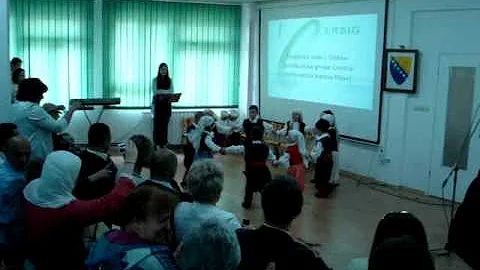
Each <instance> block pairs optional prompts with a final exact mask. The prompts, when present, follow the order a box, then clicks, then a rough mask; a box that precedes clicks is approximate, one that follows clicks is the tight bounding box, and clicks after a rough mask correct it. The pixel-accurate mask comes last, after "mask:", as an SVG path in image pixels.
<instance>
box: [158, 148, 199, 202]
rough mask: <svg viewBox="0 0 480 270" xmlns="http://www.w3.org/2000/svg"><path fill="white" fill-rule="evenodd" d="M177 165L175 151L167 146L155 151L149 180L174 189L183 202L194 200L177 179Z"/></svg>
mask: <svg viewBox="0 0 480 270" xmlns="http://www.w3.org/2000/svg"><path fill="white" fill-rule="evenodd" d="M177 166H178V160H177V156H176V155H175V153H173V152H172V151H170V150H168V149H166V148H162V149H159V150H157V151H155V152H154V153H153V155H152V158H151V165H150V179H149V181H150V182H153V183H156V184H159V185H162V186H164V187H166V188H168V189H170V190H172V191H174V192H175V193H176V194H177V195H178V196H179V198H180V201H182V202H192V201H193V198H192V196H191V195H190V194H188V193H184V192H183V191H182V190H181V189H180V186H179V185H178V183H177V181H175V173H176V172H177Z"/></svg>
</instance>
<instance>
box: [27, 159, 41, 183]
mask: <svg viewBox="0 0 480 270" xmlns="http://www.w3.org/2000/svg"><path fill="white" fill-rule="evenodd" d="M43 162H44V161H43V160H30V162H29V163H28V164H27V167H26V169H25V180H26V181H27V183H30V182H31V181H33V180H35V179H37V178H40V176H41V175H42V169H43Z"/></svg>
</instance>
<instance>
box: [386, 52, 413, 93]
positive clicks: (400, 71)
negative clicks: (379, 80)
mask: <svg viewBox="0 0 480 270" xmlns="http://www.w3.org/2000/svg"><path fill="white" fill-rule="evenodd" d="M384 65H385V66H384V68H383V72H385V74H384V78H385V80H384V85H383V90H384V91H389V92H404V93H415V91H416V90H417V89H416V88H417V68H418V50H403V49H388V50H387V55H386V59H385V64H384Z"/></svg>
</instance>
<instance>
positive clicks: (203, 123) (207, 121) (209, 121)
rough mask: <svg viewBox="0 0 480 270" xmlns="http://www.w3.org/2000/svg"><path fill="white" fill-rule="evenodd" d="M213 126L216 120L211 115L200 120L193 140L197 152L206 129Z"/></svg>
mask: <svg viewBox="0 0 480 270" xmlns="http://www.w3.org/2000/svg"><path fill="white" fill-rule="evenodd" d="M213 124H215V119H214V118H213V117H211V116H210V115H204V116H202V117H201V118H200V120H199V121H198V123H197V128H196V129H195V132H194V134H193V137H192V140H191V142H192V144H193V147H194V148H195V150H198V149H199V148H200V140H201V139H202V134H203V133H204V132H205V129H206V128H207V127H210V126H212V125H213Z"/></svg>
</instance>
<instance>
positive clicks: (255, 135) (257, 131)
mask: <svg viewBox="0 0 480 270" xmlns="http://www.w3.org/2000/svg"><path fill="white" fill-rule="evenodd" d="M250 136H251V137H252V140H253V141H261V140H263V129H262V128H260V127H253V128H252V131H251V132H250Z"/></svg>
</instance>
